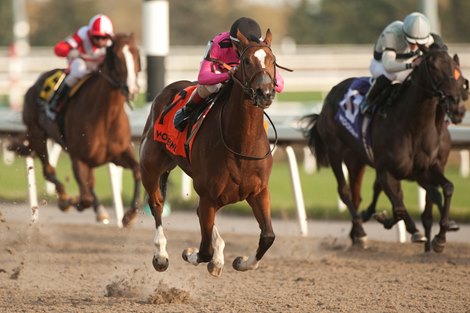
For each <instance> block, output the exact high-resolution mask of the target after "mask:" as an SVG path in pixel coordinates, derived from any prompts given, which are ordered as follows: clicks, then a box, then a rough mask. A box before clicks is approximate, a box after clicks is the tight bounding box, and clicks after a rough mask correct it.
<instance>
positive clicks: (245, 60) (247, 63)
mask: <svg viewBox="0 0 470 313" xmlns="http://www.w3.org/2000/svg"><path fill="white" fill-rule="evenodd" d="M243 63H244V64H245V65H250V63H251V62H250V59H244V60H243Z"/></svg>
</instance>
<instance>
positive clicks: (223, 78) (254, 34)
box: [174, 17, 284, 131]
mask: <svg viewBox="0 0 470 313" xmlns="http://www.w3.org/2000/svg"><path fill="white" fill-rule="evenodd" d="M238 31H240V32H241V33H242V34H243V35H244V36H245V37H246V38H247V39H248V40H250V41H255V42H261V41H262V40H263V39H262V35H261V28H260V26H259V25H258V23H257V22H256V21H255V20H253V19H251V18H247V17H241V18H239V19H237V20H236V21H235V22H234V23H233V24H232V27H231V28H230V31H229V32H223V33H220V34H218V35H217V36H215V37H214V38H213V39H212V40H211V41H209V43H208V45H207V51H206V54H205V56H204V59H203V60H202V62H201V67H200V69H199V75H198V78H197V82H198V86H197V88H196V90H195V91H194V93H193V94H192V96H191V98H190V99H189V101H188V103H187V104H186V105H185V106H184V107H183V108H182V109H180V110H179V111H178V112H176V115H175V119H174V124H175V128H176V129H178V130H179V131H183V130H184V128H185V126H186V124H187V119H188V118H189V116H190V114H191V113H192V112H193V111H194V109H195V108H197V107H198V106H199V105H200V104H201V103H202V102H203V101H204V99H206V98H207V97H209V96H210V95H211V94H213V93H216V92H218V91H219V90H220V88H221V87H222V86H223V84H224V83H226V82H228V81H229V80H230V75H231V74H233V73H234V72H235V71H236V69H237V67H238V65H239V63H240V53H241V51H240V49H239V45H240V42H239V40H238V38H237V32H238ZM224 64H226V65H229V66H228V67H224ZM283 89H284V79H283V78H282V76H281V75H280V74H279V72H276V88H275V90H276V92H282V90H283Z"/></svg>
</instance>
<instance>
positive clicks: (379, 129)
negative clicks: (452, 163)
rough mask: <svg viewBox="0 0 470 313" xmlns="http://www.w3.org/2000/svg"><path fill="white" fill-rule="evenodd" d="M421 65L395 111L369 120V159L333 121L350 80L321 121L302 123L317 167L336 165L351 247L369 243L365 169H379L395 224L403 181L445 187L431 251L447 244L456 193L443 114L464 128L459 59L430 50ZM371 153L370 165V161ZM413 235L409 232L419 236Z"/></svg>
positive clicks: (334, 94) (315, 117) (330, 98)
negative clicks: (363, 205) (447, 171)
mask: <svg viewBox="0 0 470 313" xmlns="http://www.w3.org/2000/svg"><path fill="white" fill-rule="evenodd" d="M422 58H423V60H422V62H421V64H420V65H419V66H418V67H417V68H416V69H415V70H414V71H413V72H412V74H411V77H410V79H409V80H407V81H405V82H404V83H403V84H402V85H401V86H400V87H399V88H400V92H399V93H398V94H397V95H395V98H394V99H393V105H388V106H384V107H382V108H381V114H376V115H375V116H374V118H373V119H372V121H371V124H370V128H371V143H370V150H371V151H372V153H368V152H367V151H366V149H365V148H364V146H363V144H362V143H360V142H359V141H358V140H357V139H356V138H354V136H352V135H351V133H350V132H349V131H347V130H346V129H345V128H344V127H343V126H342V125H341V124H340V123H339V122H338V121H337V120H335V115H336V113H337V110H338V103H339V102H340V101H341V100H342V99H343V97H344V95H345V94H346V92H347V90H348V89H349V87H350V85H351V83H352V82H353V81H354V78H349V79H346V80H344V81H342V82H341V83H339V84H338V85H336V86H335V87H333V89H332V90H331V91H330V92H329V94H328V95H327V97H326V99H325V102H324V105H323V108H322V111H321V113H320V114H312V115H310V116H306V117H305V118H306V119H308V120H309V126H308V128H307V137H308V139H309V145H310V147H311V148H312V150H313V152H314V153H315V155H316V157H317V162H318V163H319V166H328V165H331V167H332V169H333V172H334V174H335V177H336V180H337V183H338V193H339V195H340V198H341V200H342V201H343V202H344V203H345V204H346V206H347V207H348V209H349V212H350V214H351V217H352V229H351V232H350V237H351V239H352V242H353V244H357V245H359V246H365V245H366V241H367V236H366V233H365V231H364V229H363V227H362V218H361V215H360V214H359V213H358V208H359V204H360V202H361V197H360V188H361V183H362V178H363V174H364V170H365V164H368V165H370V166H372V167H374V168H375V170H376V177H377V181H378V184H380V185H379V186H380V187H381V188H382V189H383V190H384V191H385V193H386V195H387V196H388V198H389V199H390V201H391V203H392V210H393V220H394V221H395V222H396V221H398V220H400V219H402V218H406V216H407V212H406V208H405V205H404V203H403V193H402V190H401V185H400V181H401V180H403V179H407V180H414V181H417V182H418V183H419V184H420V185H421V186H423V187H424V188H425V189H426V190H427V191H429V192H431V189H432V188H434V186H436V185H437V186H440V187H441V188H442V189H443V194H444V204H443V210H442V212H441V214H442V215H441V221H440V225H441V229H440V232H439V233H438V234H437V235H436V237H435V238H434V240H433V246H436V247H437V246H443V245H444V244H445V241H446V237H445V233H446V230H447V226H448V214H449V207H450V200H451V196H452V192H453V188H452V187H453V186H452V184H451V183H450V182H449V181H448V180H447V179H446V178H445V176H444V175H443V171H442V170H441V168H440V165H439V160H438V151H439V142H440V138H441V134H442V132H443V127H444V119H445V116H446V114H447V115H448V116H449V117H450V119H451V121H452V122H453V123H459V122H461V121H462V119H463V115H464V112H465V109H464V106H463V105H464V104H463V103H462V102H461V101H460V99H461V90H462V84H463V83H462V79H461V78H460V77H461V76H462V75H461V71H460V68H459V64H458V58H457V57H454V59H452V58H451V57H450V56H449V55H448V53H447V50H446V49H440V48H438V47H431V48H429V49H425V52H424V55H423V56H422ZM371 154H372V155H373V159H372V158H370V156H369V155H371ZM342 162H344V163H345V164H346V167H347V169H348V171H349V186H348V185H347V183H346V180H345V177H344V173H343V170H342V166H341V163H342ZM431 218H432V217H431ZM405 221H406V219H405ZM408 226H410V227H411V226H414V223H413V225H409V224H408V223H407V227H408ZM414 228H415V229H407V230H408V231H409V232H411V233H415V232H416V231H417V229H416V227H414ZM442 249H443V248H442ZM442 249H440V248H436V250H440V251H442Z"/></svg>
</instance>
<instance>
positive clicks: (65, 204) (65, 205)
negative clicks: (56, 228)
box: [57, 198, 71, 212]
mask: <svg viewBox="0 0 470 313" xmlns="http://www.w3.org/2000/svg"><path fill="white" fill-rule="evenodd" d="M57 206H58V207H59V209H60V210H61V211H62V212H67V211H69V210H70V206H71V203H70V199H68V198H62V199H61V198H59V201H58V202H57Z"/></svg>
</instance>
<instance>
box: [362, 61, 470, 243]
mask: <svg viewBox="0 0 470 313" xmlns="http://www.w3.org/2000/svg"><path fill="white" fill-rule="evenodd" d="M455 58H457V57H455ZM456 61H458V59H456ZM459 81H460V84H461V86H462V89H461V96H460V101H462V103H464V102H465V101H467V100H468V96H469V95H468V88H469V85H468V80H467V79H465V78H464V77H463V76H462V77H459ZM460 110H461V112H460V113H459V114H465V106H464V105H461V106H460ZM456 121H457V122H459V121H460V119H457V120H456ZM448 124H449V122H448V121H447V120H445V121H444V127H443V128H442V132H441V137H440V143H439V152H438V155H437V159H438V163H439V167H440V170H441V171H442V173H444V169H445V165H446V164H447V160H448V158H449V154H450V150H451V148H452V141H451V137H450V132H449V129H448ZM449 183H451V182H449ZM438 187H439V186H434V188H433V187H432V186H429V188H428V189H427V190H426V198H425V205H424V210H423V213H422V214H421V221H422V223H423V226H424V234H425V236H424V237H422V238H421V237H419V236H417V234H416V233H411V234H412V236H411V239H412V241H414V242H421V241H423V240H424V241H425V245H424V251H425V252H429V251H431V228H432V224H433V217H432V208H433V205H434V204H435V205H436V206H437V207H438V210H439V212H440V214H441V216H443V215H444V214H445V208H444V205H443V203H442V199H443V196H444V194H441V193H440V191H439V188H438ZM373 190H374V193H373V196H372V201H371V203H370V204H369V206H368V207H367V210H365V211H364V212H362V219H363V221H364V222H365V221H368V220H369V219H370V218H371V217H372V216H374V217H375V219H376V220H377V221H378V222H380V223H382V224H383V225H384V227H385V228H387V229H390V228H391V227H392V226H393V225H395V223H396V220H395V219H394V218H388V216H387V214H386V213H385V212H381V213H379V214H376V206H377V201H378V198H379V195H380V193H381V192H382V187H381V186H380V184H379V183H378V181H377V180H376V181H375V182H374V187H373ZM403 220H404V221H405V224H406V225H407V229H411V230H413V229H416V227H415V226H413V225H414V221H413V220H412V219H411V217H410V216H409V215H408V214H406V216H404V217H403ZM458 229H459V226H458V225H457V223H455V221H452V220H449V225H448V230H449V231H457V230H458ZM443 247H444V246H440V245H437V242H436V243H435V245H434V246H433V248H434V250H437V251H442V250H441V248H443Z"/></svg>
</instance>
